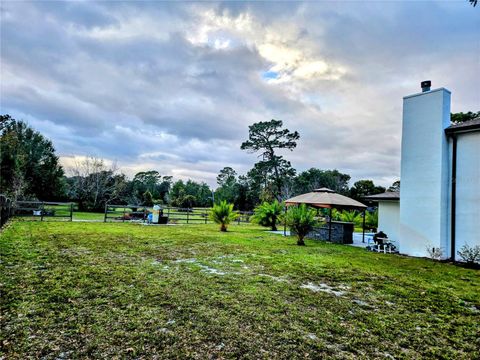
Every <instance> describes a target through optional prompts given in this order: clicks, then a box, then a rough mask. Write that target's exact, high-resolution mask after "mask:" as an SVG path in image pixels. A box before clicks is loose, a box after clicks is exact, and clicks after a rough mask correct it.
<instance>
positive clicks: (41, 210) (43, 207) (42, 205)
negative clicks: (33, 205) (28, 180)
mask: <svg viewBox="0 0 480 360" xmlns="http://www.w3.org/2000/svg"><path fill="white" fill-rule="evenodd" d="M44 209H45V204H44V203H43V201H42V204H41V205H40V221H43V210H44Z"/></svg>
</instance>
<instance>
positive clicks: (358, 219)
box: [340, 210, 362, 225]
mask: <svg viewBox="0 0 480 360" xmlns="http://www.w3.org/2000/svg"><path fill="white" fill-rule="evenodd" d="M340 219H341V220H342V221H345V222H351V223H354V224H355V225H361V223H362V216H361V214H360V213H359V212H357V211H355V210H352V211H342V213H341V214H340Z"/></svg>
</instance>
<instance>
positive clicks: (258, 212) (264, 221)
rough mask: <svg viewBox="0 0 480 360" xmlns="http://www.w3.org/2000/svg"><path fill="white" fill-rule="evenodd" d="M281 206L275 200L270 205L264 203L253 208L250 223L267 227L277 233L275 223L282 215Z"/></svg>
mask: <svg viewBox="0 0 480 360" xmlns="http://www.w3.org/2000/svg"><path fill="white" fill-rule="evenodd" d="M282 210H283V206H282V204H280V203H279V202H278V201H277V200H275V201H274V202H272V203H268V202H264V203H262V204H261V205H258V206H257V207H256V208H255V210H254V211H255V213H254V214H253V216H252V217H251V220H252V222H254V223H255V224H258V225H261V226H269V227H270V228H271V229H272V231H277V223H278V222H279V220H280V217H281V215H282Z"/></svg>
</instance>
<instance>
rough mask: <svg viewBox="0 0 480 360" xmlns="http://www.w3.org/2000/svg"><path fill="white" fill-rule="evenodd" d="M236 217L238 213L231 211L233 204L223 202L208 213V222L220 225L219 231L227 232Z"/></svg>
mask: <svg viewBox="0 0 480 360" xmlns="http://www.w3.org/2000/svg"><path fill="white" fill-rule="evenodd" d="M237 217H238V213H237V212H235V211H233V204H228V203H227V202H226V201H225V200H223V201H222V202H220V203H218V204H215V205H213V208H212V210H211V211H210V220H212V221H213V222H215V223H216V224H220V231H227V226H228V224H230V222H232V221H234V220H235V219H236V218H237Z"/></svg>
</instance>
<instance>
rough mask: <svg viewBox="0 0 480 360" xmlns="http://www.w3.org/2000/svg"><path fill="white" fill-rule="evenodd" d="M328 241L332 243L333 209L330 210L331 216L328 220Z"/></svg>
mask: <svg viewBox="0 0 480 360" xmlns="http://www.w3.org/2000/svg"><path fill="white" fill-rule="evenodd" d="M328 241H330V242H331V241H332V208H330V216H329V220H328Z"/></svg>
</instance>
